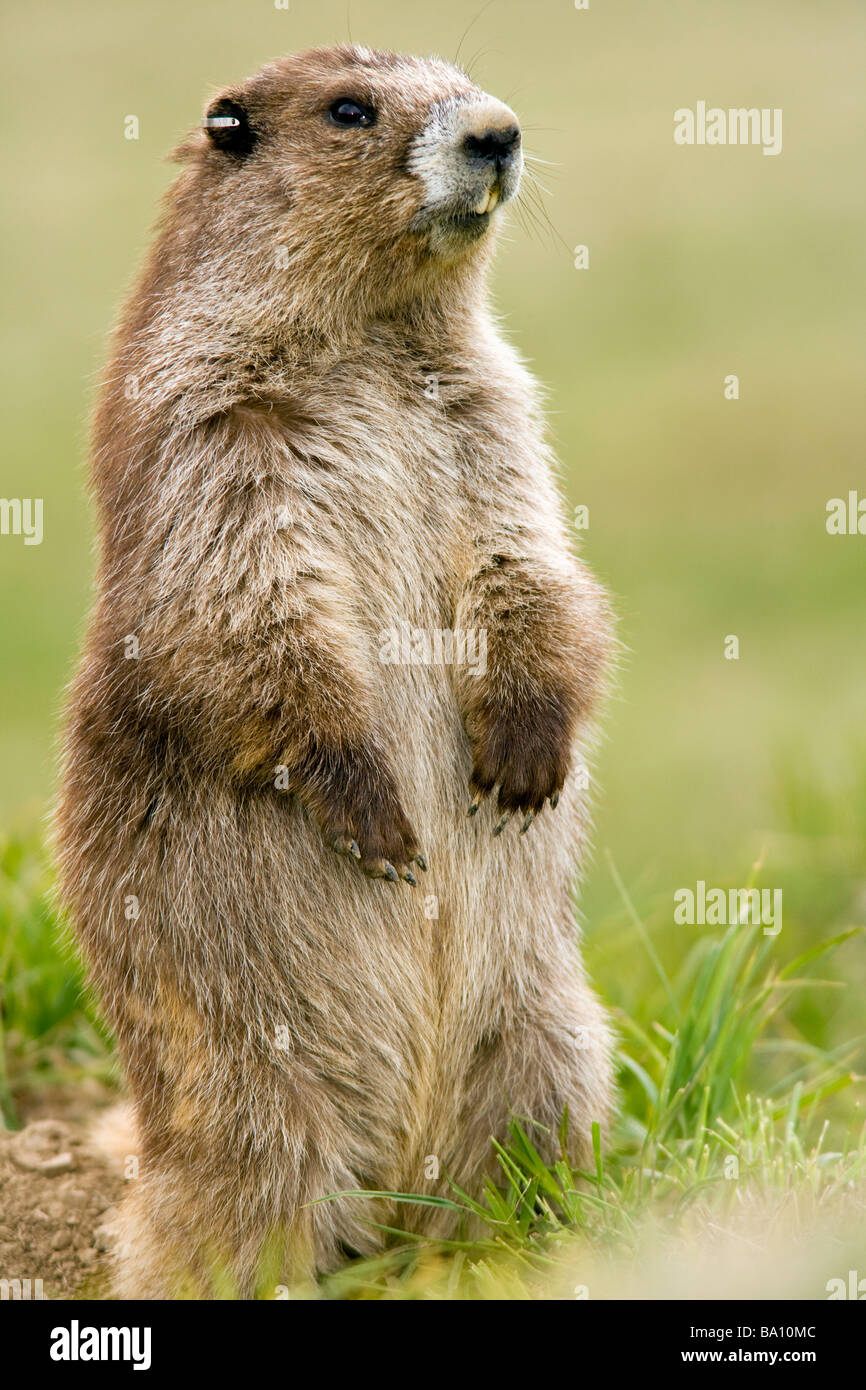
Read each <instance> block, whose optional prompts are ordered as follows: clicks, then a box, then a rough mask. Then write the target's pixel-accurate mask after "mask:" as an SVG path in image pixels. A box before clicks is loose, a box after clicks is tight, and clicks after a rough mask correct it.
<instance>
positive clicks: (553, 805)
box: [550, 792, 559, 811]
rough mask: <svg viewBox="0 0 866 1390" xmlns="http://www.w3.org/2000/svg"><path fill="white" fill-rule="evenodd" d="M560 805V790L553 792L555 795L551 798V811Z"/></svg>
mask: <svg viewBox="0 0 866 1390" xmlns="http://www.w3.org/2000/svg"><path fill="white" fill-rule="evenodd" d="M558 805H559V792H554V793H553V796H552V797H551V798H550V809H551V811H555V810H556V808H557V806H558Z"/></svg>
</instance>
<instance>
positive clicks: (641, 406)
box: [0, 0, 866, 997]
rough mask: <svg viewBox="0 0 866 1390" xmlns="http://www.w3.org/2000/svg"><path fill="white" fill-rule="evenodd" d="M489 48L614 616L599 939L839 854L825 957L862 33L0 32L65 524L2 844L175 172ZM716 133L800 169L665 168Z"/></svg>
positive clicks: (64, 672) (508, 19) (536, 3)
mask: <svg viewBox="0 0 866 1390" xmlns="http://www.w3.org/2000/svg"><path fill="white" fill-rule="evenodd" d="M473 20H474V23H472V24H471V28H470V30H469V33H468V34H466V35H465V37H464V38H463V42H462V49H461V60H462V61H463V62H464V63H465V64H466V65H468V66H469V68H470V70H471V73H472V75H473V77H474V78H475V79H476V80H477V81H478V82H479V83H481V84H482V85H483V86H485V87H487V88H488V89H489V90H491V91H493V92H495V93H496V94H497V95H499V96H502V97H503V98H505V99H506V100H508V101H510V102H511V104H512V105H514V106H515V108H516V109H517V111H518V112H519V114H520V116H521V118H522V120H523V122H524V125H525V128H526V143H527V148H528V149H529V151H530V152H531V153H533V154H535V155H537V156H538V157H539V158H541V159H543V160H546V161H549V164H547V165H542V166H540V178H541V182H542V183H543V184H544V185H545V187H546V189H547V190H548V191H547V192H546V193H544V194H543V195H542V198H543V203H544V207H545V210H546V214H547V218H549V224H550V225H549V226H547V225H542V226H541V227H539V228H538V229H537V230H536V231H534V232H533V231H528V230H525V229H524V228H523V227H522V226H521V225H519V224H518V222H517V221H516V220H515V219H514V218H512V220H511V224H510V227H509V229H508V232H507V234H506V236H505V237H503V239H502V244H501V248H500V253H499V258H498V263H497V267H496V274H495V282H494V291H495V298H496V303H497V306H498V308H499V309H500V311H501V312H502V314H503V315H504V318H505V321H506V323H507V326H508V328H509V330H510V332H511V334H512V336H513V338H514V340H515V341H516V343H517V344H518V346H519V347H520V349H521V350H522V352H523V353H524V354H525V355H526V357H527V358H528V359H529V360H530V362H531V363H532V365H533V367H534V370H535V371H536V373H537V374H538V376H539V377H540V379H541V380H542V381H543V382H544V383H545V384H546V385H547V387H548V388H549V393H550V409H551V421H552V428H553V431H554V435H555V438H556V442H557V447H558V450H559V453H560V456H561V458H562V461H563V470H564V479H565V486H566V489H567V492H568V497H569V502H570V505H571V506H574V505H575V504H577V503H583V504H586V505H588V507H589V509H590V527H589V530H588V531H587V532H585V533H583V535H582V550H583V554H584V555H585V557H586V559H587V560H588V562H589V563H590V564H591V565H592V566H593V568H594V569H596V570H597V572H598V573H599V574H600V575H601V576H602V577H603V578H604V580H605V581H606V583H607V584H608V585H609V587H610V588H611V590H612V592H613V594H614V595H615V602H616V607H617V610H618V612H619V614H620V616H621V629H620V635H621V638H622V641H623V644H624V658H623V664H622V670H621V673H620V678H619V686H618V691H617V694H616V696H615V698H614V701H613V703H612V705H611V708H610V710H609V712H608V716H607V718H606V721H605V742H604V745H603V748H602V750H601V755H600V760H599V767H598V779H597V791H596V805H597V821H596V835H595V844H596V853H595V859H594V864H593V867H592V870H591V873H590V876H589V881H588V884H587V887H586V891H585V894H584V899H583V902H584V909H585V913H586V917H587V921H588V925H589V930H590V933H591V934H592V932H593V929H594V927H593V924H594V923H596V922H597V921H601V920H607V921H613V923H614V926H615V922H616V920H617V914H620V915H622V912H623V910H622V907H621V900H620V896H619V893H618V891H617V889H616V887H615V885H614V883H613V879H612V875H611V872H610V859H612V860H613V862H614V863H615V864H616V866H617V868H618V870H619V873H620V874H621V875H622V877H623V880H624V881H625V882H626V883H627V884H629V885H630V889H631V891H632V893H633V894H634V895H635V896H636V897H639V898H640V900H641V902H642V903H644V904H652V903H655V902H658V903H660V904H662V908H661V914H662V919H664V920H666V921H669V920H670V915H671V894H672V892H673V889H674V888H675V887H677V886H680V885H691V884H694V882H695V879H696V878H698V877H704V878H706V879H707V880H708V881H715V882H723V883H730V884H735V885H741V884H744V883H745V882H746V881H747V879H748V876H749V873H750V872H751V865H752V863H753V862H754V861H755V860H757V859H759V858H760V857H761V856H762V855H763V857H764V865H765V867H764V870H763V877H762V882H764V883H766V884H769V885H770V886H776V885H778V884H780V883H784V884H785V886H786V887H789V888H790V891H794V892H796V891H797V883H798V882H799V880H798V877H797V875H798V874H801V876H802V871H803V865H804V863H805V862H806V861H807V860H808V858H809V855H810V854H811V853H812V850H810V849H809V846H810V845H812V846H813V847H814V845H815V843H816V842H818V841H820V842H821V844H822V845H823V850H822V861H821V862H822V865H824V866H825V868H824V869H822V873H821V874H820V875H819V876H817V877H814V876H813V877H812V878H810V879H809V880H808V886H806V887H803V888H802V891H801V892H800V900H799V901H798V902H797V904H796V910H797V914H798V916H799V919H800V920H801V922H802V923H804V924H805V925H804V926H803V928H802V930H803V932H804V934H805V935H808V931H809V923H810V921H811V920H813V919H814V920H815V921H818V922H822V923H823V922H827V923H830V922H831V921H832V922H834V923H837V924H838V923H839V922H840V921H842V922H849V921H860V922H862V921H863V920H864V918H866V869H864V860H863V849H862V840H861V835H862V831H863V828H864V825H866V730H864V718H863V716H864V701H863V695H864V690H866V642H864V640H863V635H864V626H863V592H864V572H866V536H863V537H853V536H848V537H831V536H828V535H827V533H826V530H825V505H826V502H827V500H828V499H829V498H831V497H835V496H845V495H846V494H847V492H848V490H849V489H851V488H856V487H858V486H859V487H860V488H861V489H862V492H863V494H864V495H866V468H864V466H863V461H862V459H863V455H862V434H863V424H864V418H863V406H862V396H861V390H862V387H861V383H862V379H863V369H864V334H863V322H864V298H863V276H862V263H863V232H864V224H866V218H864V200H866V182H864V177H863V174H864V125H866V122H864V119H863V117H864V105H866V102H864V97H863V82H862V74H863V71H864V57H866V42H864V39H866V18H864V11H863V9H862V6H858V5H857V4H854V3H851V4H847V3H842V2H841V0H832V3H825V4H822V5H820V6H817V5H815V4H814V3H812V4H805V3H796V2H792V0H787V3H784V4H783V3H773V2H772V0H762V3H761V4H760V5H755V4H754V3H751V4H750V3H743V2H742V0H729V2H728V3H725V4H714V5H710V4H708V3H692V4H688V3H678V2H677V0H667V3H664V4H660V5H652V6H648V5H646V4H644V3H641V2H640V0H630V2H629V3H625V4H621V5H611V4H606V3H603V0H591V7H590V9H589V10H588V11H578V10H576V9H575V8H574V6H573V4H572V3H571V0H533V3H528V0H527V2H526V3H518V2H517V0H493V3H491V4H489V5H487V6H486V8H483V9H482V6H481V5H480V4H479V5H478V6H477V8H476V7H473V6H466V5H465V4H464V3H461V2H460V0H440V2H439V3H438V4H436V5H420V4H417V5H411V4H405V3H398V2H397V0H390V3H384V0H379V2H378V3H365V2H362V0H351V3H350V4H349V5H348V6H347V4H346V0H335V3H330V2H329V0H324V2H323V0H291V7H290V9H289V10H288V11H286V10H278V9H277V8H276V7H275V5H274V4H273V0H255V3H253V0H243V3H238V0H208V3H206V4H205V3H203V0H187V3H184V4H177V3H172V4H169V3H162V0H152V2H151V3H135V4H133V3H117V0H111V3H109V0H78V3H76V4H75V5H74V6H71V5H69V4H68V3H61V0H47V3H42V4H38V5H30V4H24V3H22V2H21V0H19V3H17V4H15V5H8V6H6V7H5V8H4V15H3V20H2V39H3V48H4V52H5V53H6V57H7V63H6V77H5V81H4V83H3V87H2V93H0V100H2V129H3V133H4V138H3V141H2V149H0V158H2V163H3V187H4V191H5V197H4V199H3V203H4V209H3V213H2V228H3V242H2V244H3V256H2V259H0V275H2V280H3V292H4V302H5V305H6V311H5V332H4V333H3V338H2V354H3V356H2V371H0V379H2V383H3V388H4V394H5V398H6V399H5V409H4V418H3V433H4V441H3V443H4V448H3V466H2V476H0V494H2V495H3V496H6V497H14V496H30V497H32V496H42V497H44V499H45V540H44V542H43V544H42V545H41V546H39V547H25V546H24V545H23V543H22V541H21V539H20V538H15V537H3V538H0V583H2V593H3V603H2V607H0V653H2V678H0V768H2V783H0V825H4V826H6V827H7V828H8V827H16V826H27V825H30V824H32V823H33V821H34V819H35V818H37V817H38V816H39V815H40V814H41V813H42V811H43V810H44V808H45V807H46V806H47V804H48V803H49V801H50V797H51V795H52V788H53V785H54V778H55V770H54V764H55V754H54V741H55V738H56V727H57V714H58V709H59V705H60V700H61V690H62V687H63V684H64V682H65V681H66V679H67V678H68V676H69V674H70V670H71V666H72V663H73V660H74V656H75V652H76V649H77V646H78V643H79V641H80V638H81V634H82V631H83V626H84V620H85V614H86V609H87V605H88V593H89V585H90V581H91V574H92V565H93V559H92V515H91V511H90V508H89V505H88V501H87V498H86V486H85V469H84V455H85V446H86V428H87V424H86V421H87V412H88V409H89V406H90V402H91V397H92V389H93V381H94V378H95V374H96V372H97V370H98V367H99V364H100V363H101V360H102V357H103V352H104V344H105V337H106V333H107V329H108V327H109V324H110V321H111V318H112V315H113V313H114V311H115V308H116V306H117V304H118V300H119V297H120V296H121V294H122V292H123V291H124V289H125V287H126V285H127V284H128V282H129V280H130V278H131V276H132V274H133V272H134V270H135V267H136V265H137V263H138V261H139V258H140V256H141V254H142V251H143V249H144V247H145V246H146V244H147V241H148V238H149V227H150V224H151V222H152V220H153V217H154V214H155V208H156V202H157V198H158V195H159V193H160V192H161V190H162V189H163V188H164V187H165V186H166V184H167V183H168V181H169V179H170V178H171V176H172V169H171V166H170V165H168V164H166V163H165V162H164V160H163V156H164V155H165V154H166V153H167V152H168V151H169V150H170V149H171V148H172V146H173V145H174V143H175V142H176V141H177V139H178V138H179V136H180V135H181V133H182V132H183V131H184V130H185V129H186V128H187V127H188V126H190V125H191V124H193V123H195V122H196V121H197V119H198V118H199V115H200V112H201V109H202V105H203V103H204V102H205V100H206V98H207V96H208V94H209V93H210V92H211V91H212V89H213V88H214V87H216V86H219V85H222V84H224V83H226V82H229V81H231V80H233V79H236V78H240V77H242V76H244V75H246V74H248V73H249V72H251V71H252V70H254V69H255V68H256V67H257V66H258V65H259V64H260V63H261V62H262V61H264V60H265V59H267V58H270V57H272V56H274V55H276V54H279V53H280V52H284V51H288V50H292V49H298V48H303V47H306V46H309V45H311V44H321V43H330V42H333V41H342V40H345V39H346V38H348V37H349V35H350V33H351V37H352V38H353V39H354V40H355V41H356V42H363V43H368V44H370V45H371V46H377V47H393V48H398V49H404V50H409V51H416V52H422V53H428V52H436V53H439V54H441V55H443V56H445V57H453V56H454V54H455V52H456V50H457V48H458V44H459V43H460V40H461V36H462V35H463V34H464V30H465V29H466V27H467V25H469V24H470V23H471V22H472V21H473ZM699 99H704V100H706V101H707V103H708V104H710V105H712V104H718V105H720V106H723V107H725V108H727V107H729V106H757V107H781V108H782V109H783V112H784V117H783V121H784V124H783V136H784V144H783V151H782V153H781V154H780V155H779V156H778V157H776V158H770V157H765V156H764V155H763V154H762V153H761V150H760V149H759V148H753V147H746V148H732V147H720V148H698V147H694V148H681V147H678V146H676V145H675V144H674V142H673V138H672V130H673V112H674V110H675V108H678V107H682V106H692V107H693V106H694V105H695V103H696V102H697V101H698V100H699ZM129 114H135V115H137V116H138V118H139V121H140V139H139V140H138V141H129V140H126V139H125V138H124V117H125V116H127V115H129ZM579 243H582V244H586V245H588V247H589V252H590V268H589V269H588V270H577V269H575V268H574V266H573V255H572V248H573V247H574V246H575V245H577V244H579ZM728 373H736V374H737V375H738V376H739V380H740V399H739V400H738V401H728V400H726V399H725V398H724V394H723V383H724V378H725V376H726V375H727V374H728ZM728 634H736V635H737V636H738V637H739V640H740V659H739V660H738V661H727V660H725V659H724V655H723V645H724V639H725V637H726V635H728ZM839 865H842V866H843V869H840V870H839V872H836V867H838V866H839ZM834 866H835V867H834ZM843 870H844V871H843ZM791 885H793V887H791ZM810 895H811V898H812V899H814V900H815V901H814V903H811V901H810ZM834 895H835V896H834ZM830 899H832V901H830ZM786 905H787V904H786ZM813 908H814V910H813ZM622 924H623V925H622V929H623V930H624V931H625V930H628V926H627V921H626V918H625V916H624V915H622ZM784 935H785V933H784V931H783V939H784ZM594 949H595V951H596V954H597V957H598V961H599V968H600V969H601V970H602V972H603V970H604V963H603V956H604V943H603V942H598V944H597V946H595V947H594ZM672 949H674V950H676V949H677V947H676V946H674V947H673V948H672ZM853 949H854V950H855V951H859V952H860V953H861V959H860V964H859V966H855V963H854V959H853V957H852V960H851V966H850V969H851V971H853V972H854V973H855V975H857V978H860V979H861V980H862V978H863V975H864V973H866V972H864V967H863V962H862V947H855V948H853ZM858 972H859V973H858ZM605 986H606V988H608V989H609V990H613V992H615V985H614V982H613V980H608V981H606V982H605ZM861 997H862V996H861Z"/></svg>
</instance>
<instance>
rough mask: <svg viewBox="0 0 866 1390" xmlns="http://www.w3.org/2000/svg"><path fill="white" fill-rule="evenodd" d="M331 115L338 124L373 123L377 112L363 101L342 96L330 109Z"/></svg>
mask: <svg viewBox="0 0 866 1390" xmlns="http://www.w3.org/2000/svg"><path fill="white" fill-rule="evenodd" d="M329 114H330V117H331V120H332V121H335V122H336V124H337V125H372V124H373V122H374V121H375V119H376V112H375V111H374V110H373V108H372V106H367V105H366V103H365V102H363V101H352V99H351V97H340V99H339V101H335V102H334V104H333V106H332V107H331V109H330V113H329Z"/></svg>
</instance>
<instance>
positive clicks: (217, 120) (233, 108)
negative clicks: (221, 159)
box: [202, 97, 258, 159]
mask: <svg viewBox="0 0 866 1390" xmlns="http://www.w3.org/2000/svg"><path fill="white" fill-rule="evenodd" d="M202 125H203V126H204V129H205V130H206V131H207V133H208V137H209V139H210V142H211V144H212V145H215V146H216V148H217V149H218V150H224V151H225V153H226V154H232V155H235V156H236V157H237V158H238V159H243V158H245V157H246V156H247V155H248V154H249V153H250V151H251V150H252V148H253V146H254V145H255V143H256V140H257V139H258V135H257V133H256V131H255V130H254V128H253V126H252V125H251V124H250V118H249V113H248V111H247V109H246V107H245V106H243V105H242V104H241V103H240V102H239V101H236V100H235V99H234V98H233V97H218V98H217V100H216V101H214V102H211V104H210V106H209V107H208V109H207V111H206V113H205V117H204V120H203V121H202Z"/></svg>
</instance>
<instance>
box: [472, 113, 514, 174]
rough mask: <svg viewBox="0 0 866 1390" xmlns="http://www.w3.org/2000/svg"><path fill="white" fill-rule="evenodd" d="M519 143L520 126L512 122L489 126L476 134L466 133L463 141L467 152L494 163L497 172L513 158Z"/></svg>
mask: <svg viewBox="0 0 866 1390" xmlns="http://www.w3.org/2000/svg"><path fill="white" fill-rule="evenodd" d="M519 145H520V126H519V125H514V124H511V125H507V126H503V127H501V128H500V129H494V128H492V127H491V128H490V129H488V130H484V131H481V132H480V133H479V134H477V135H467V136H466V137H465V139H464V141H463V148H464V149H465V151H466V153H467V154H469V155H471V156H472V157H473V158H474V159H483V160H484V161H485V162H486V163H487V164H492V165H494V167H495V169H496V172H497V173H500V172H501V170H502V169H504V168H505V166H506V164H508V163H509V162H510V161H511V160H512V159H513V158H514V156H515V153H516V152H517V149H518V146H519Z"/></svg>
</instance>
